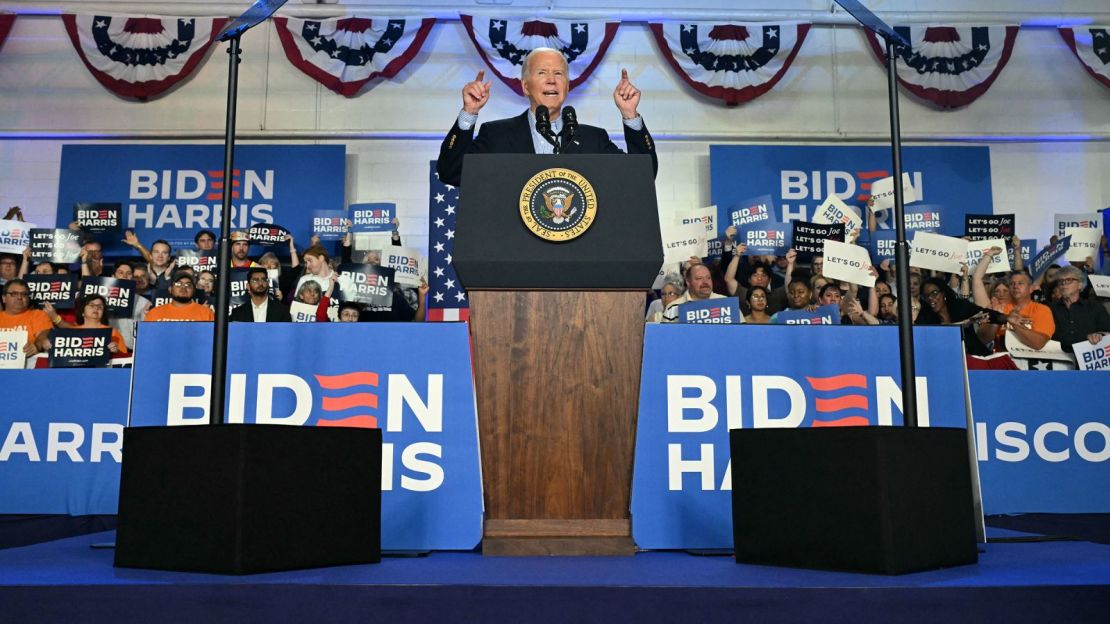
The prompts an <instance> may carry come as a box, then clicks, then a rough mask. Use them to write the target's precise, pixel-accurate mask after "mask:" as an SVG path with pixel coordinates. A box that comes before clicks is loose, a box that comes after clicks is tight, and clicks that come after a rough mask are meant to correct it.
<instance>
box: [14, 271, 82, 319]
mask: <svg viewBox="0 0 1110 624" xmlns="http://www.w3.org/2000/svg"><path fill="white" fill-rule="evenodd" d="M23 280H24V281H25V282H27V288H28V289H30V291H31V301H34V302H35V303H38V304H43V303H49V304H51V305H53V306H54V307H55V308H58V309H59V310H69V309H72V308H73V307H74V306H75V305H76V304H77V282H78V277H77V276H76V275H73V274H69V273H63V274H60V275H35V274H28V275H27V276H25V277H24V278H23Z"/></svg>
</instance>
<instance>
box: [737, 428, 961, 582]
mask: <svg viewBox="0 0 1110 624" xmlns="http://www.w3.org/2000/svg"><path fill="white" fill-rule="evenodd" d="M967 435H968V433H967V431H966V430H964V429H952V428H940V427H920V428H906V427H822V428H804V429H736V430H733V431H731V432H730V437H731V439H730V442H731V447H732V522H733V538H734V540H735V542H734V543H735V547H736V561H737V563H756V564H768V565H779V566H791V567H801V568H817V569H832V570H853V571H860V572H873V573H882V574H904V573H907V572H916V571H920V570H930V569H934V568H941V567H948V566H957V565H964V564H969V563H975V562H976V561H977V560H978V551H977V547H976V541H975V517H974V513H975V512H974V506H973V501H972V491H971V468H970V465H969V456H968V443H967Z"/></svg>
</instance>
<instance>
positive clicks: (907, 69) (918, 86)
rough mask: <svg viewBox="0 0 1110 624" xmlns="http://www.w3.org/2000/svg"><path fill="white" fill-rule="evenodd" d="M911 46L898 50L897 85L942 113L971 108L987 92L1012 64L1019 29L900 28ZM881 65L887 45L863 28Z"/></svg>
mask: <svg viewBox="0 0 1110 624" xmlns="http://www.w3.org/2000/svg"><path fill="white" fill-rule="evenodd" d="M895 30H896V31H898V33H899V34H901V35H902V36H903V37H905V38H906V41H909V42H910V47H908V48H907V47H906V46H901V45H899V46H895V48H894V51H895V54H896V55H897V56H898V63H897V71H898V82H899V83H901V85H902V86H903V87H904V88H905V89H906V90H907V91H909V92H910V93H912V94H913V95H915V96H917V97H919V98H921V99H923V100H925V101H927V102H931V103H932V104H934V105H936V106H938V107H940V108H942V109H955V108H961V107H964V106H967V105H968V104H971V103H972V102H974V101H975V100H976V99H978V98H979V96H981V95H983V94H984V93H986V91H987V89H989V88H990V86H991V84H992V83H993V82H994V79H995V78H997V77H998V74H999V73H1001V72H1002V68H1004V67H1005V66H1006V63H1008V62H1009V60H1010V54H1011V53H1012V52H1013V50H1014V41H1015V40H1016V39H1017V34H1018V27H1017V26H926V25H920V26H917V25H915V26H897V27H895ZM864 32H865V33H866V35H867V41H868V43H870V44H871V50H872V51H873V52H874V53H875V56H876V57H878V59H879V62H880V63H882V64H883V65H884V66H885V65H886V44H885V42H883V41H881V40H880V39H879V37H878V35H876V34H875V33H874V32H872V31H871V30H867V29H865V30H864Z"/></svg>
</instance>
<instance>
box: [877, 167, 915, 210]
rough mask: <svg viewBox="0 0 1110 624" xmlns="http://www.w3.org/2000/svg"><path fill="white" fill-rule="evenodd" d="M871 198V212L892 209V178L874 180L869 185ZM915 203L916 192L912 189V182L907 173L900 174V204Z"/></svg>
mask: <svg viewBox="0 0 1110 624" xmlns="http://www.w3.org/2000/svg"><path fill="white" fill-rule="evenodd" d="M871 197H872V198H874V199H875V202H874V203H873V204H872V205H871V210H873V211H875V212H881V211H883V210H890V209H891V208H893V207H894V176H889V177H886V178H882V179H880V180H876V181H875V182H873V183H872V184H871ZM915 201H917V190H916V189H914V188H913V180H912V179H910V174H909V172H905V173H903V174H902V204H903V205H905V204H909V203H912V202H915Z"/></svg>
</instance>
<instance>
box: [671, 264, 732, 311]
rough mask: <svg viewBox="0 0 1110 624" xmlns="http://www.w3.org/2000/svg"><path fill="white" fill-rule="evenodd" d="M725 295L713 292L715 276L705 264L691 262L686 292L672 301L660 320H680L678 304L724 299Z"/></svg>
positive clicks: (687, 270)
mask: <svg viewBox="0 0 1110 624" xmlns="http://www.w3.org/2000/svg"><path fill="white" fill-rule="evenodd" d="M724 298H725V296H724V295H718V294H717V293H715V292H713V276H712V274H711V273H710V272H709V267H707V266H705V265H704V264H691V265H690V266H689V267H687V269H686V294H684V295H682V296H681V297H678V298H676V299H675V300H674V301H672V302H671V304H670V305H668V306H667V307H666V308H665V309H664V310H663V314H662V315H661V318H660V322H663V323H676V322H678V306H680V305H682V304H684V303H688V302H690V301H702V300H703V299H724Z"/></svg>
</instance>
